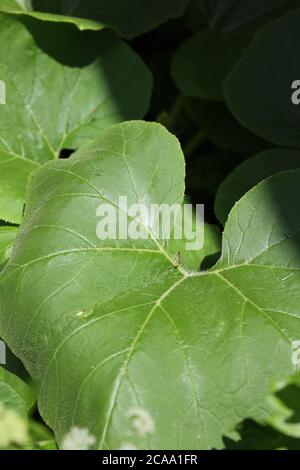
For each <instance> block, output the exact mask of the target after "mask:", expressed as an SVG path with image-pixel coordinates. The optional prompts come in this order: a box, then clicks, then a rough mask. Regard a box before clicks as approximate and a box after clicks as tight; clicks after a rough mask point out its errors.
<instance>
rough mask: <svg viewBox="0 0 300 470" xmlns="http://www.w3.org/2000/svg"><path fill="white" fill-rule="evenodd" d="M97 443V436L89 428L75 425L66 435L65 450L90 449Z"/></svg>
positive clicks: (63, 443) (63, 445)
mask: <svg viewBox="0 0 300 470" xmlns="http://www.w3.org/2000/svg"><path fill="white" fill-rule="evenodd" d="M95 443H96V438H95V436H93V435H92V434H91V433H90V431H89V430H88V429H87V428H79V427H77V426H74V427H73V428H71V430H70V431H69V432H68V434H67V435H66V436H65V437H64V439H63V442H62V449H63V450H88V449H90V448H91V447H92V446H93V445H94V444H95Z"/></svg>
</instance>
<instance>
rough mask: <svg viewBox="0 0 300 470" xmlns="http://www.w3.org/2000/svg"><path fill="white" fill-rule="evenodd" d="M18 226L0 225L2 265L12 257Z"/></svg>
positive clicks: (0, 256)
mask: <svg viewBox="0 0 300 470" xmlns="http://www.w3.org/2000/svg"><path fill="white" fill-rule="evenodd" d="M17 231H18V227H6V226H3V227H0V266H1V264H2V263H4V262H5V261H6V260H8V258H9V257H10V254H11V250H12V245H13V243H14V241H15V238H16V236H17Z"/></svg>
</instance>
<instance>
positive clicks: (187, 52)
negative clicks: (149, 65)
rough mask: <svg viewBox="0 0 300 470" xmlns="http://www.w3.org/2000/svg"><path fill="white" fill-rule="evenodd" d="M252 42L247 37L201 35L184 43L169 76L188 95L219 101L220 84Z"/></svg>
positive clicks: (219, 33)
mask: <svg viewBox="0 0 300 470" xmlns="http://www.w3.org/2000/svg"><path fill="white" fill-rule="evenodd" d="M250 40H251V36H250V35H248V34H224V33H221V32H217V31H206V32H200V33H198V34H196V35H195V36H193V37H192V38H190V39H188V40H187V41H186V42H184V43H183V44H182V45H181V46H180V48H179V49H178V51H177V52H176V54H175V56H174V61H173V64H172V75H173V78H174V80H175V82H176V85H177V86H178V88H179V90H180V91H181V92H182V93H183V94H185V95H187V96H193V97H197V98H203V99H208V100H214V101H222V100H223V99H224V96H223V89H222V85H223V81H224V79H225V78H226V77H227V75H228V73H229V72H230V71H231V69H232V67H233V66H234V64H235V63H236V62H237V60H238V59H239V58H240V56H241V53H242V51H243V49H244V47H245V46H246V45H247V44H248V43H249V41H250Z"/></svg>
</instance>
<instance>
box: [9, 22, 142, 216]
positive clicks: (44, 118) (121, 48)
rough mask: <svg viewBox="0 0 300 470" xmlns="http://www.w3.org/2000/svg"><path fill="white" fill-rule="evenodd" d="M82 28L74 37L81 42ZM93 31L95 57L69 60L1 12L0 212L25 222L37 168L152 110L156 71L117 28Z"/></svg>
mask: <svg viewBox="0 0 300 470" xmlns="http://www.w3.org/2000/svg"><path fill="white" fill-rule="evenodd" d="M75 33H76V31H75ZM82 34H84V33H79V32H77V35H75V40H76V38H77V40H78V41H81V40H82V42H83V38H82V36H81V35H82ZM95 34H96V33H95ZM66 36H67V32H66ZM81 38H82V39H81ZM94 39H95V40H97V41H98V42H99V44H97V46H95V47H97V58H96V60H95V61H93V62H92V63H91V64H88V65H86V66H83V67H74V66H68V65H64V64H62V63H60V62H58V61H56V60H54V59H53V58H52V57H50V56H48V55H46V54H45V53H44V52H43V51H42V50H41V49H39V48H38V47H37V45H36V43H35V41H34V38H33V37H32V36H31V35H30V33H29V31H28V30H27V29H26V27H25V26H24V25H23V24H21V23H19V22H18V21H16V20H13V19H10V18H6V17H1V18H0V77H1V79H2V80H4V81H5V83H6V94H7V104H6V105H0V135H1V139H0V167H1V174H0V201H1V202H0V218H2V219H4V220H8V221H10V222H14V223H18V222H20V220H21V215H22V210H23V202H24V194H25V188H26V184H27V179H28V176H29V174H30V173H31V172H32V171H33V170H34V169H36V168H38V167H39V166H40V165H41V164H43V163H45V162H46V161H48V160H51V159H55V158H57V157H58V156H59V153H60V151H61V150H62V149H64V148H71V149H72V148H78V147H79V146H81V145H83V144H85V143H86V142H87V141H88V140H89V139H92V138H94V137H95V136H96V135H98V133H99V130H101V129H103V128H106V127H108V126H110V125H111V124H114V123H117V122H121V121H123V120H124V119H133V118H140V117H142V116H143V115H144V114H145V112H146V111H147V108H148V103H149V98H150V92H151V76H150V74H149V72H148V69H147V68H146V67H145V65H144V64H143V62H142V61H141V60H140V59H139V57H138V56H137V55H136V54H135V53H134V52H133V51H132V50H131V49H130V48H129V47H128V46H127V45H126V44H124V43H123V42H121V41H120V40H119V39H117V38H116V37H115V36H114V35H113V34H112V33H109V32H100V33H99V35H96V36H95V38H94ZM66 40H67V39H66ZM74 47H75V48H76V42H75V44H74V43H73V44H72V54H73V51H74ZM77 47H78V54H80V48H79V45H77Z"/></svg>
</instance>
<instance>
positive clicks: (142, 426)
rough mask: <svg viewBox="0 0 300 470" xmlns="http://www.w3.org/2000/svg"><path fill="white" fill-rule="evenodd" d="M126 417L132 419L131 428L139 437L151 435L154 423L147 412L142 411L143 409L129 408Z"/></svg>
mask: <svg viewBox="0 0 300 470" xmlns="http://www.w3.org/2000/svg"><path fill="white" fill-rule="evenodd" d="M127 416H128V417H129V418H132V426H133V428H134V429H135V430H136V431H137V432H138V434H140V436H146V435H147V434H153V432H154V421H153V419H152V416H151V415H150V414H149V413H148V411H147V410H144V409H143V408H130V410H129V411H128V413H127Z"/></svg>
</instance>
